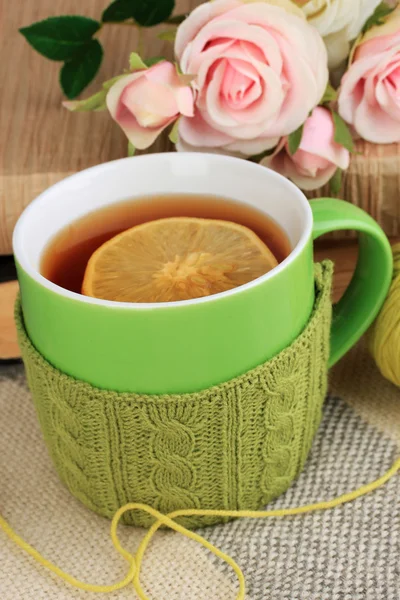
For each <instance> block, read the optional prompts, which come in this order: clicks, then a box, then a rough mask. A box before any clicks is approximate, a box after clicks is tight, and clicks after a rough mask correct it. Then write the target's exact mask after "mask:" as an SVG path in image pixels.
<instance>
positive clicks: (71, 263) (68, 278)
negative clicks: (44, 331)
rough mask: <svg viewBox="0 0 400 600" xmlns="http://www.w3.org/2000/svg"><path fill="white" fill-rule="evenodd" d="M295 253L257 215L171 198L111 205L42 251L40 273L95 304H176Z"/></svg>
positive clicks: (220, 202) (212, 201)
mask: <svg viewBox="0 0 400 600" xmlns="http://www.w3.org/2000/svg"><path fill="white" fill-rule="evenodd" d="M290 251H291V248H290V243H289V240H288V238H287V236H286V234H285V232H284V231H283V230H282V229H281V227H280V226H279V225H277V223H275V221H273V220H272V219H271V218H269V217H267V216H266V215H265V214H264V213H263V212H261V211H259V210H257V209H256V208H252V207H250V206H248V205H244V204H242V203H240V202H236V201H234V200H228V199H225V198H221V197H219V196H211V195H195V194H174V195H172V194H168V195H158V196H147V197H143V198H135V199H133V200H128V201H123V202H119V203H116V204H112V205H108V206H106V207H104V208H101V209H99V210H96V211H94V212H92V213H89V214H88V215H85V216H84V217H82V218H80V219H78V220H77V221H75V222H73V223H71V224H69V225H68V226H67V227H65V228H64V229H63V230H61V231H60V232H59V233H58V234H57V235H56V236H55V237H54V239H53V240H51V242H50V243H49V244H48V247H47V248H46V249H45V252H44V255H43V259H42V263H41V273H42V275H43V276H44V277H46V278H47V279H49V280H50V281H52V282H53V283H55V284H57V285H59V286H61V287H63V288H65V289H67V290H70V291H73V292H77V293H84V294H86V295H89V296H93V297H97V298H102V299H107V300H115V301H122V302H171V301H179V300H188V299H192V298H199V297H203V296H208V295H212V294H216V293H219V292H222V291H227V290H229V289H233V288H235V287H238V286H240V285H243V284H244V283H248V282H249V281H252V280H254V279H256V278H258V277H260V276H261V275H263V274H265V273H267V272H268V271H270V270H271V269H272V268H274V266H276V265H277V264H278V263H280V262H282V260H284V259H285V258H286V257H287V256H288V255H289V253H290Z"/></svg>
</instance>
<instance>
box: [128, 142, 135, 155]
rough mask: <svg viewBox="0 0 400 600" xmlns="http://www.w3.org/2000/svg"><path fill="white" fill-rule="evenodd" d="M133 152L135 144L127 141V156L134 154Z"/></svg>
mask: <svg viewBox="0 0 400 600" xmlns="http://www.w3.org/2000/svg"><path fill="white" fill-rule="evenodd" d="M135 152H136V148H135V146H134V145H133V144H132V142H128V156H134V155H135Z"/></svg>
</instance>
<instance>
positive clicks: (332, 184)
mask: <svg viewBox="0 0 400 600" xmlns="http://www.w3.org/2000/svg"><path fill="white" fill-rule="evenodd" d="M342 180H343V171H342V169H336V171H335V174H334V175H333V177H332V178H331V180H330V181H329V188H330V191H331V194H332V195H333V196H337V195H338V193H339V192H340V190H341V188H342Z"/></svg>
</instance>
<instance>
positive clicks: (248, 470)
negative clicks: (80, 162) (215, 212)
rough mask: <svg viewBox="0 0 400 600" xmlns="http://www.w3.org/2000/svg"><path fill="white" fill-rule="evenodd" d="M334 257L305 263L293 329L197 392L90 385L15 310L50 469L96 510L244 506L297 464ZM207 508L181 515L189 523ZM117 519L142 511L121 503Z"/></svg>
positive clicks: (258, 500)
mask: <svg viewBox="0 0 400 600" xmlns="http://www.w3.org/2000/svg"><path fill="white" fill-rule="evenodd" d="M332 270H333V268H332V264H331V263H329V262H325V263H322V264H319V265H316V267H315V286H316V301H315V306H314V311H313V314H312V316H311V318H310V321H309V323H308V324H307V326H306V328H305V329H304V331H303V333H302V334H301V335H300V336H299V337H298V338H297V339H296V340H295V341H294V342H293V344H292V345H291V346H290V347H288V348H287V349H286V350H284V351H283V352H281V353H280V354H279V355H278V356H276V357H275V358H273V359H272V360H269V361H268V362H267V363H265V364H263V365H261V366H259V367H257V368H255V369H253V370H251V371H249V372H248V373H246V374H244V375H242V376H240V377H237V378H235V379H233V380H231V381H229V382H227V383H223V384H221V385H218V386H215V387H212V388H210V389H208V390H204V391H202V392H199V393H193V394H183V395H161V396H145V395H138V394H130V393H124V394H122V393H116V392H112V391H107V390H101V389H97V388H95V387H93V386H91V385H89V384H87V383H84V382H82V381H77V380H75V379H73V378H72V377H70V376H67V375H65V374H63V373H61V372H60V371H59V370H57V369H55V368H54V367H53V366H52V365H50V364H49V363H48V362H47V361H46V360H45V359H44V358H43V357H42V356H41V355H40V354H39V353H38V352H37V350H36V349H35V348H34V347H33V345H32V343H31V342H30V340H29V338H28V337H27V334H26V331H25V328H24V325H23V320H22V314H21V308H20V305H19V302H18V303H17V307H16V322H17V328H18V335H19V343H20V346H21V351H22V355H23V359H24V363H25V367H26V372H27V377H28V382H29V386H30V388H31V391H32V395H33V399H34V403H35V406H36V410H37V413H38V416H39V420H40V425H41V428H42V431H43V435H44V438H45V441H46V444H47V446H48V449H49V452H50V455H51V457H52V460H53V462H54V465H55V467H56V469H57V472H58V474H59V476H60V478H61V479H62V481H63V482H64V483H65V484H66V486H67V487H68V489H69V490H70V491H71V492H72V494H74V495H75V496H76V497H77V498H78V499H79V500H81V501H82V502H83V503H84V504H85V505H86V506H87V507H89V508H90V509H92V510H94V511H95V512H97V513H99V514H101V515H104V516H106V517H112V515H113V514H114V513H115V511H116V510H117V509H118V508H119V507H120V506H122V505H123V504H125V503H127V502H141V503H145V504H149V505H151V506H153V507H155V508H157V509H158V510H160V511H162V512H164V513H168V512H170V511H173V510H176V509H179V508H193V507H197V508H203V509H238V510H239V509H249V510H250V509H251V510H255V509H258V508H260V507H261V506H263V505H265V504H267V503H268V502H270V500H272V499H273V498H275V497H276V496H279V494H281V493H282V492H284V491H285V490H286V489H287V488H288V486H289V485H290V483H291V482H292V481H293V479H294V478H295V477H296V476H297V475H298V474H299V473H300V471H301V470H302V468H303V465H304V462H305V460H306V458H307V455H308V452H309V450H310V447H311V444H312V440H313V437H314V434H315V432H316V429H317V427H318V425H319V422H320V417H321V407H322V403H323V400H324V396H325V392H326V386H327V361H328V355H329V332H330V323H331V301H330V292H331V283H332ZM219 520H221V519H217V518H215V517H210V518H204V517H192V518H182V520H181V522H182V524H184V525H185V526H187V527H190V528H195V527H198V526H200V525H205V524H214V523H216V522H218V521H219ZM125 522H126V523H129V524H134V525H141V526H145V527H148V526H149V525H150V524H151V518H149V517H148V516H146V515H144V514H141V513H139V512H136V511H135V512H134V513H127V516H126V519H125Z"/></svg>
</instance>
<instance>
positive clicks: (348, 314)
mask: <svg viewBox="0 0 400 600" xmlns="http://www.w3.org/2000/svg"><path fill="white" fill-rule="evenodd" d="M310 205H311V210H312V212H313V216H314V226H313V239H314V240H315V239H316V238H318V237H320V236H321V235H324V234H325V233H329V232H332V231H338V230H345V229H353V230H356V231H357V232H358V244H359V256H358V262H357V266H356V270H355V272H354V276H353V279H352V280H351V283H350V285H349V287H348V288H347V290H346V292H345V293H344V296H343V297H342V299H341V300H340V301H339V302H338V303H337V304H335V305H334V307H333V320H332V331H331V353H330V358H329V366H330V367H331V366H333V365H334V364H335V363H336V362H337V361H338V360H339V359H340V358H341V357H342V356H343V355H344V354H346V352H347V351H348V350H350V348H351V347H352V346H353V345H354V344H355V343H356V342H357V341H358V340H359V338H360V337H361V336H362V335H363V333H364V332H365V331H366V330H367V329H368V327H369V326H370V325H371V323H372V322H373V320H374V319H375V317H376V315H377V314H378V312H379V310H380V308H381V306H382V304H383V302H384V300H385V298H386V295H387V293H388V291H389V287H390V284H391V280H392V273H393V256H392V250H391V247H390V244H389V240H388V239H387V237H386V235H385V234H384V232H383V231H382V229H381V228H380V226H379V225H378V223H377V222H376V221H374V219H373V218H372V217H371V216H370V215H368V214H367V213H366V212H364V211H363V210H361V209H360V208H358V206H354V204H350V203H349V202H345V201H343V200H336V199H333V198H319V199H317V200H311V201H310Z"/></svg>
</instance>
